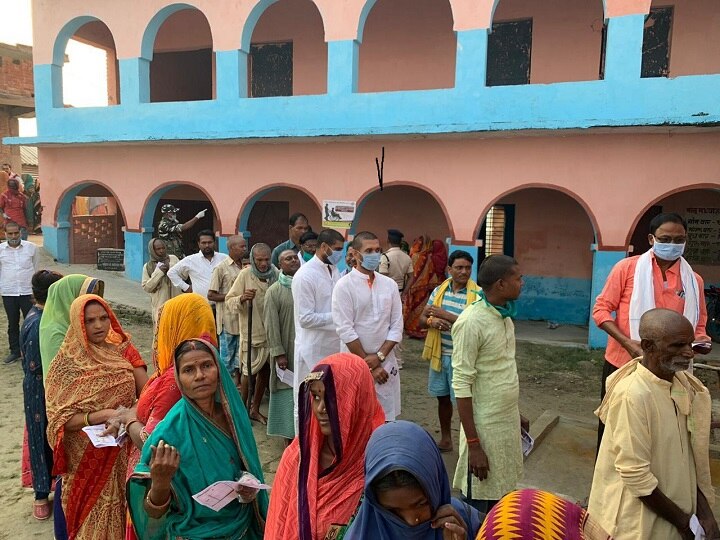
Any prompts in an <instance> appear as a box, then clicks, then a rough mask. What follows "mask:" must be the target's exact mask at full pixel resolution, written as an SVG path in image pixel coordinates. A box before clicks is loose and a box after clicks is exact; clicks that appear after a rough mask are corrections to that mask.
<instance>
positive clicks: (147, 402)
mask: <svg viewBox="0 0 720 540" xmlns="http://www.w3.org/2000/svg"><path fill="white" fill-rule="evenodd" d="M193 338H200V339H204V340H206V341H209V342H210V343H212V344H213V346H215V347H217V338H216V334H215V319H214V317H213V313H212V308H210V304H209V303H208V301H207V300H206V299H205V298H203V297H202V296H200V295H199V294H195V293H188V294H183V295H180V296H176V297H175V298H172V299H171V300H168V301H167V302H165V304H163V305H162V307H161V308H160V310H159V311H158V323H157V327H156V329H155V338H154V340H153V355H152V357H153V364H154V365H155V372H154V373H153V375H152V376H151V377H150V380H149V381H148V383H147V385H145V388H143V390H142V393H141V394H140V399H139V400H138V402H137V406H136V407H135V408H132V409H124V410H121V411H120V413H119V414H118V415H117V416H116V417H115V418H113V419H112V420H111V423H114V424H115V425H116V426H119V425H120V424H123V425H124V426H125V429H126V430H127V432H128V435H129V436H130V439H131V440H132V443H133V444H132V449H131V451H130V461H129V463H128V468H127V478H128V479H129V478H130V476H131V475H132V473H133V471H134V470H135V466H136V465H137V464H138V462H139V461H140V454H141V452H142V448H143V446H144V444H145V441H146V440H147V438H148V437H149V436H150V434H151V433H152V432H153V429H155V426H156V425H157V424H158V422H160V420H162V419H163V418H165V415H166V414H167V413H168V411H170V409H172V407H173V405H175V404H176V403H177V402H178V401H180V398H181V397H182V395H181V393H180V389H179V388H178V386H177V382H176V380H175V370H174V369H173V366H174V354H175V349H176V348H177V346H178V345H180V343H182V342H183V341H186V340H188V339H193ZM125 538H126V539H128V540H134V539H136V538H137V537H136V535H135V530H134V528H133V527H132V525H131V524H130V523H128V527H127V533H126V535H125Z"/></svg>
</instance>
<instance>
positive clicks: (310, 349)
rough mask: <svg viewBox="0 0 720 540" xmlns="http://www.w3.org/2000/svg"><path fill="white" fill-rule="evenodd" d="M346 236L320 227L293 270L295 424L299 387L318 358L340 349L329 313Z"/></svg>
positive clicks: (320, 358) (337, 351)
mask: <svg viewBox="0 0 720 540" xmlns="http://www.w3.org/2000/svg"><path fill="white" fill-rule="evenodd" d="M344 246H345V239H344V238H343V236H342V234H340V233H339V232H337V231H336V230H334V229H324V230H322V231H320V234H319V235H318V238H317V249H316V250H315V255H314V256H313V257H312V258H311V259H310V260H309V261H307V262H306V263H305V264H303V265H302V266H301V267H300V269H299V270H298V271H297V272H296V273H295V276H294V277H293V283H292V295H293V304H294V306H295V309H294V312H295V313H294V315H295V371H293V377H294V379H293V395H294V401H295V413H294V414H295V427H296V428H297V421H298V390H299V389H300V384H301V383H302V382H303V380H304V379H305V377H307V375H308V374H309V373H310V372H311V371H312V369H313V368H314V367H315V364H317V363H318V362H319V361H320V360H323V359H324V358H325V357H327V356H330V355H331V354H335V353H339V352H340V338H338V335H337V333H336V332H335V324H334V323H333V316H332V292H333V288H334V287H335V284H336V283H337V282H338V280H339V279H340V273H339V272H338V269H337V264H338V263H339V262H340V261H341V260H342V257H343V248H344Z"/></svg>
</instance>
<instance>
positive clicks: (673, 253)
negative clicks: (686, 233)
mask: <svg viewBox="0 0 720 540" xmlns="http://www.w3.org/2000/svg"><path fill="white" fill-rule="evenodd" d="M653 238H654V237H653ZM652 250H653V253H654V254H655V256H656V257H657V258H658V259H662V260H663V261H676V260H678V259H679V258H680V257H682V256H683V253H685V244H684V243H682V244H664V243H662V242H658V241H657V239H655V242H653V245H652Z"/></svg>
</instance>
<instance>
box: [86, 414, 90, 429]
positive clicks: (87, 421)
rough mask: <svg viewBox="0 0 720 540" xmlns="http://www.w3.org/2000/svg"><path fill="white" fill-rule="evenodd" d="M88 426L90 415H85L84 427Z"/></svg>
mask: <svg viewBox="0 0 720 540" xmlns="http://www.w3.org/2000/svg"><path fill="white" fill-rule="evenodd" d="M89 425H90V413H89V412H88V413H85V427H87V426H89Z"/></svg>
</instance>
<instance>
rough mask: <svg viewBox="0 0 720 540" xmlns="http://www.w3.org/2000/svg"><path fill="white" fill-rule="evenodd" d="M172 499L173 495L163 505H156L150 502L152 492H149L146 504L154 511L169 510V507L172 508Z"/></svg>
mask: <svg viewBox="0 0 720 540" xmlns="http://www.w3.org/2000/svg"><path fill="white" fill-rule="evenodd" d="M171 498H172V495H168V499H167V501H165V502H164V503H162V504H154V503H153V502H152V501H151V500H150V491H148V494H147V495H146V496H145V504H146V505H147V506H148V507H149V508H151V509H153V510H167V507H168V506H170V499H171Z"/></svg>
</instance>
